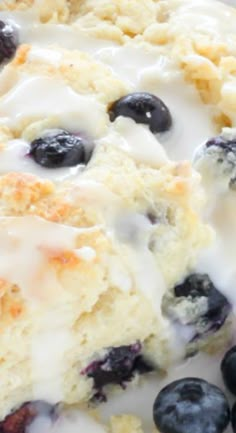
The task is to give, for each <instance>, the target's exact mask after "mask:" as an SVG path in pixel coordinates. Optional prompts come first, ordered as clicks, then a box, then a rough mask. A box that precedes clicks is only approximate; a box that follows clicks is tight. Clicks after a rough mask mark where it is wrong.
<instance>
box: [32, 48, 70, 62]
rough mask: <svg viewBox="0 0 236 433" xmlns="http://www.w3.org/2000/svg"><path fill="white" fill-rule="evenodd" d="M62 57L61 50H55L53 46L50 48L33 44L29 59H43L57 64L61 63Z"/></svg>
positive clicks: (33, 60)
mask: <svg viewBox="0 0 236 433" xmlns="http://www.w3.org/2000/svg"><path fill="white" fill-rule="evenodd" d="M61 59H62V54H61V53H60V52H59V51H55V50H53V49H52V48H51V49H48V48H41V47H35V46H33V47H32V48H31V50H30V52H29V54H28V60H29V61H30V62H35V61H39V62H40V61H43V62H45V63H49V64H50V63H51V64H52V65H56V66H59V65H60V62H61Z"/></svg>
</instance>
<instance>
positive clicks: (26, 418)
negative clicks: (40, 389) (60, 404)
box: [0, 401, 55, 433]
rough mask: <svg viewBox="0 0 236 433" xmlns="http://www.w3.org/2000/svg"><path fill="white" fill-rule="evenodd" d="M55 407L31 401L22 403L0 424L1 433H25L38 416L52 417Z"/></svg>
mask: <svg viewBox="0 0 236 433" xmlns="http://www.w3.org/2000/svg"><path fill="white" fill-rule="evenodd" d="M54 409H55V406H52V405H51V404H49V403H47V402H45V401H32V402H27V403H24V404H23V405H22V406H20V407H19V408H18V409H16V410H14V411H12V413H10V414H9V415H8V416H7V417H6V418H5V419H4V420H3V421H2V422H0V432H1V433H26V432H27V431H28V427H29V425H30V424H31V423H32V422H33V421H34V419H35V418H36V417H37V416H39V415H45V416H49V417H51V418H53V417H54Z"/></svg>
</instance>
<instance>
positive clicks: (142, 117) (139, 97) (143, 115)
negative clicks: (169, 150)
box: [109, 92, 172, 133]
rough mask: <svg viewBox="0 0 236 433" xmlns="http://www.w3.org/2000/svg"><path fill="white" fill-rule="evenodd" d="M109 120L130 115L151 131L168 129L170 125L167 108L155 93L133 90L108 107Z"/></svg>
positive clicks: (170, 120)
mask: <svg viewBox="0 0 236 433" xmlns="http://www.w3.org/2000/svg"><path fill="white" fill-rule="evenodd" d="M109 115H110V120H111V121H112V122H113V121H114V120H115V119H116V118H117V117H118V116H124V117H130V118H131V119H133V120H135V122H137V123H143V124H145V125H148V126H149V128H150V130H151V131H152V132H153V133H157V132H164V131H168V130H169V129H170V127H171V125H172V119H171V115H170V112H169V109H168V108H167V106H166V105H165V104H164V102H163V101H162V100H161V99H160V98H158V97H157V96H155V95H152V94H151V93H147V92H134V93H130V94H128V95H126V96H123V97H122V98H120V99H118V100H117V101H115V102H114V103H113V104H112V106H111V107H110V109H109Z"/></svg>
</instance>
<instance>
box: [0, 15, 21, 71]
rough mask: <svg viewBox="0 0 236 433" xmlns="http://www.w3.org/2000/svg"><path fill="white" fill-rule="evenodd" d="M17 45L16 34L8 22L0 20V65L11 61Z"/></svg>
mask: <svg viewBox="0 0 236 433" xmlns="http://www.w3.org/2000/svg"><path fill="white" fill-rule="evenodd" d="M18 44H19V40H18V32H17V30H16V28H15V27H14V26H13V25H12V24H10V23H9V22H4V21H1V20H0V63H2V62H4V60H9V59H11V58H12V57H13V56H14V54H15V52H16V49H17V46H18Z"/></svg>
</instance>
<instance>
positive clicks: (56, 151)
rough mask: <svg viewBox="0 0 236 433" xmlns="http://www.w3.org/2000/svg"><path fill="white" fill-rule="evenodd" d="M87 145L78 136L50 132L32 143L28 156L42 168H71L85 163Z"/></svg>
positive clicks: (64, 132) (61, 131) (60, 131)
mask: <svg viewBox="0 0 236 433" xmlns="http://www.w3.org/2000/svg"><path fill="white" fill-rule="evenodd" d="M87 145H88V142H87V141H86V140H85V139H84V138H82V137H80V136H77V135H74V134H71V133H69V132H67V131H64V130H59V131H58V130H56V131H55V130H52V131H49V132H48V134H47V135H45V136H43V137H41V138H37V139H36V140H34V141H32V143H31V145H30V153H29V155H30V156H31V157H32V158H33V159H34V161H35V162H36V163H37V164H39V165H41V166H42V167H46V168H61V167H73V166H76V165H78V164H84V163H85V162H87V161H86V155H85V147H87Z"/></svg>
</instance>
